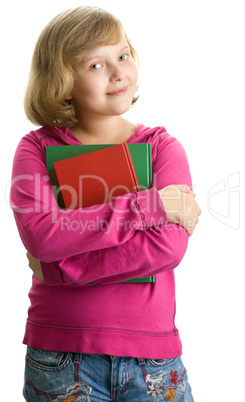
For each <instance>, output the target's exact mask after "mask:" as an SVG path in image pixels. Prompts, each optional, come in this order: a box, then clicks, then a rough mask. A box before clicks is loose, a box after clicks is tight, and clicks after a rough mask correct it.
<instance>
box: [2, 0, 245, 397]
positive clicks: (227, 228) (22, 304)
mask: <svg viewBox="0 0 245 402" xmlns="http://www.w3.org/2000/svg"><path fill="white" fill-rule="evenodd" d="M86 4H88V5H95V6H100V7H102V8H105V9H108V10H109V11H111V12H112V13H114V14H116V15H117V16H118V17H119V18H120V19H121V21H122V22H123V24H124V27H125V29H126V32H127V34H128V36H129V38H130V40H131V41H132V43H133V44H134V46H135V48H136V50H137V51H138V53H139V57H140V64H141V86H140V91H139V92H140V100H139V102H138V105H137V107H136V108H134V109H132V110H131V111H130V112H129V113H128V114H127V116H126V117H128V119H129V120H132V121H134V122H135V123H143V124H145V125H149V126H156V125H163V126H165V127H166V128H167V130H168V132H169V133H170V134H171V135H172V136H175V137H177V138H178V140H179V141H180V142H181V143H182V144H183V146H184V148H185V150H186V152H187V155H188V159H189V163H190V168H191V172H192V179H193V184H194V190H195V192H196V193H197V201H198V203H199V205H200V207H201V209H202V215H201V218H200V223H199V225H198V226H197V228H196V231H195V233H194V235H193V236H192V237H191V238H190V241H189V247H188V250H187V253H186V255H185V257H184V259H183V261H182V262H181V264H180V266H179V267H178V268H177V269H176V270H175V274H176V291H177V296H176V297H177V316H176V324H177V327H178V329H179V331H180V335H181V339H182V342H183V361H184V364H185V366H186V367H187V371H188V373H189V380H190V383H191V386H192V389H193V395H194V398H195V402H216V401H220V402H228V401H231V400H238V401H245V396H244V392H243V386H242V383H241V381H242V378H243V377H244V363H243V359H244V357H245V356H244V347H243V346H242V345H243V342H244V332H245V331H244V328H245V327H244V297H243V294H244V261H243V247H244V241H243V243H242V240H243V239H244V213H243V211H244V210H243V208H242V205H243V202H244V185H243V182H244V173H245V169H244V158H243V154H244V151H243V144H244V142H243V137H244V134H245V123H244V110H245V109H244V106H245V95H244V94H245V78H244V77H245V60H244V54H245V52H244V46H245V24H244V20H245V15H244V14H245V12H244V4H243V1H238V0H232V1H231V0H230V1H226V0H222V1H218V0H205V1H199V0H185V1H181V0H159V1H157V0H151V1H149V2H143V1H142V0H134V1H131V0H124V1H123V2H122V1H120V2H119V1H115V0H101V1H99V0H94V1H91V0H87V1H86V2H85V1H74V0H70V1H69V2H67V1H64V0H59V1H47V0H42V1H40V2H36V1H31V0H22V1H17V0H15V1H12V2H8V3H7V2H6V4H5V5H4V7H2V9H1V13H2V21H1V56H2V61H1V91H2V95H1V112H2V114H1V115H2V122H1V138H2V144H3V149H2V157H1V165H2V166H1V172H2V174H1V191H2V197H1V203H2V204H1V210H2V219H3V227H2V229H3V231H2V232H3V235H2V236H3V239H2V242H1V244H2V245H3V248H2V253H1V254H2V270H1V293H0V294H1V317H2V318H1V349H2V353H1V357H2V368H3V370H4V371H3V373H2V375H1V382H2V387H1V398H2V399H4V400H5V398H6V400H7V398H10V399H8V400H11V401H21V400H23V399H22V395H21V392H22V385H23V370H24V356H25V347H24V346H23V345H22V337H23V333H24V327H25V320H26V316H27V308H28V305H29V300H28V296H27V294H28V291H29V288H30V286H31V272H30V270H29V268H28V264H27V260H26V257H25V249H24V247H23V245H22V243H21V240H20V238H19V235H18V233H17V229H16V226H15V222H14V219H13V216H12V212H11V210H10V208H9V205H8V194H9V180H10V177H11V168H12V160H13V156H14V152H15V149H16V146H17V143H18V142H19V140H20V138H21V137H22V136H23V135H25V134H26V133H28V132H29V131H30V130H31V129H33V126H32V125H31V123H29V122H28V121H27V119H26V117H25V115H24V112H23V107H22V103H23V94H24V89H25V85H26V80H27V76H28V71H29V65H30V61H31V57H32V52H33V48H34V45H35V42H36V40H37V37H38V35H39V33H40V32H41V30H42V29H43V27H44V26H45V25H46V23H47V22H48V21H49V20H50V19H51V18H52V17H54V16H55V15H56V14H58V13H59V12H60V11H63V10H65V9H67V8H71V7H76V6H79V5H86Z"/></svg>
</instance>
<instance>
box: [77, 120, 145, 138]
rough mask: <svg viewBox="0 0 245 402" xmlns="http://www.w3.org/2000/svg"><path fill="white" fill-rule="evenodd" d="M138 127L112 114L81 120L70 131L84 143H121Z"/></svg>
mask: <svg viewBox="0 0 245 402" xmlns="http://www.w3.org/2000/svg"><path fill="white" fill-rule="evenodd" d="M136 129H137V125H136V124H133V123H131V122H129V121H127V120H125V119H124V118H122V117H121V116H115V117H114V116H110V117H107V118H106V117H105V118H104V119H100V120H98V121H97V120H94V119H93V120H87V121H84V120H83V121H81V120H80V121H79V123H78V124H77V125H76V126H75V127H73V128H72V129H71V130H70V131H71V132H72V133H73V134H74V135H75V136H76V137H77V138H78V139H79V141H81V143H82V144H84V145H90V144H121V143H123V142H126V141H127V139H128V138H129V137H130V136H131V135H132V134H133V133H134V131H135V130H136Z"/></svg>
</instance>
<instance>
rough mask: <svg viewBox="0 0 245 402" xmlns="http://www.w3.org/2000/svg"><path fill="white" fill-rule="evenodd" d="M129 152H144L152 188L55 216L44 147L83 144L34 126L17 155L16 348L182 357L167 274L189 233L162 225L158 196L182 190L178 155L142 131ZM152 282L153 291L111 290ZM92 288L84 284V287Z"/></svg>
mask: <svg viewBox="0 0 245 402" xmlns="http://www.w3.org/2000/svg"><path fill="white" fill-rule="evenodd" d="M127 143H130V144H133V143H150V144H151V145H152V167H153V185H152V188H151V189H149V190H144V191H141V192H132V193H129V194H125V195H123V196H120V197H117V198H116V199H115V201H112V202H110V203H107V204H104V205H100V206H98V205H97V206H96V205H95V206H91V207H87V208H80V209H77V210H67V211H63V210H60V209H59V208H58V206H57V202H56V199H55V195H54V191H53V188H52V183H51V180H50V178H49V175H48V171H47V169H46V164H45V148H46V146H47V145H60V146H62V145H82V144H81V142H80V141H79V140H78V139H77V138H76V137H75V136H74V135H73V134H72V133H71V132H70V130H69V129H67V128H56V127H42V128H40V129H38V130H36V131H31V132H30V133H29V134H27V135H26V136H24V137H23V138H22V139H21V140H20V142H19V145H18V147H17V150H16V153H15V157H14V163H13V175H12V187H11V207H12V209H13V212H14V217H15V220H16V224H17V227H18V230H19V234H20V237H21V239H22V242H23V244H24V246H25V247H26V249H27V250H28V251H29V252H30V253H31V254H32V255H33V257H35V258H37V259H39V260H40V261H41V267H42V272H43V276H44V278H45V281H44V282H43V281H39V280H37V279H36V277H35V276H34V275H33V283H32V287H31V290H30V292H29V297H30V301H31V305H30V307H29V310H28V319H27V324H26V331H25V336H24V340H23V342H24V343H25V344H27V345H29V346H31V347H34V348H39V349H48V350H56V351H66V352H78V353H96V354H108V355H114V356H131V357H138V358H151V359H162V358H172V357H176V356H179V355H181V353H182V348H181V341H180V338H179V333H178V330H177V328H176V327H175V322H174V319H175V280H174V268H175V267H177V266H178V265H179V263H180V262H181V260H182V258H183V256H184V254H185V251H186V248H187V243H188V234H187V232H186V230H185V229H183V228H182V227H181V226H179V225H175V224H171V223H168V222H167V216H166V212H165V210H164V207H163V204H162V201H161V198H160V196H159V193H158V191H157V190H159V189H161V188H163V187H166V186H168V185H170V184H187V185H188V186H189V187H191V176H190V172H189V166H188V161H187V157H186V154H185V151H184V149H183V147H182V146H181V144H180V143H179V142H178V141H177V140H176V139H175V138H173V137H171V136H170V135H169V134H168V133H167V132H166V130H165V128H163V127H156V128H149V127H145V126H144V125H142V124H139V125H138V128H137V130H136V131H135V132H134V134H132V135H131V136H130V138H129V139H128V141H127ZM151 275H155V276H156V280H155V283H118V282H121V281H125V280H128V279H132V278H135V277H146V276H151ZM91 281H93V282H96V283H95V284H89V282H91Z"/></svg>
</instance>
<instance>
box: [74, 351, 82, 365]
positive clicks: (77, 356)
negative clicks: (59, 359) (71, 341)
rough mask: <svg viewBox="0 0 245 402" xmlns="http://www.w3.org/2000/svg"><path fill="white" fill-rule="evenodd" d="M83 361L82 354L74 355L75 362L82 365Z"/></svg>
mask: <svg viewBox="0 0 245 402" xmlns="http://www.w3.org/2000/svg"><path fill="white" fill-rule="evenodd" d="M81 360H82V353H73V362H74V363H80V361H81Z"/></svg>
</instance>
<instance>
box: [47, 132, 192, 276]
mask: <svg viewBox="0 0 245 402" xmlns="http://www.w3.org/2000/svg"><path fill="white" fill-rule="evenodd" d="M152 149H153V175H154V179H153V186H152V190H155V191H156V193H157V195H156V194H155V195H156V198H155V201H156V204H158V203H159V198H160V197H159V195H158V192H157V190H159V189H161V188H164V187H166V186H168V185H170V184H187V185H189V186H190V187H191V176H190V171H189V165H188V161H187V157H186V154H185V151H184V149H183V147H182V146H181V144H180V143H179V142H178V141H177V140H176V139H175V138H173V137H170V136H169V135H168V134H167V133H163V134H162V135H159V136H158V137H157V138H153V139H152ZM157 197H159V198H157ZM160 202H161V201H160ZM149 221H150V223H149V226H150V227H148V228H147V229H146V230H144V231H142V230H135V231H134V232H132V236H131V237H130V239H128V240H127V241H125V242H124V243H123V244H120V245H116V246H113V247H110V248H106V249H100V250H97V251H92V252H87V253H83V254H80V255H74V256H72V257H69V258H66V259H63V260H60V261H56V262H54V263H48V264H47V263H43V262H42V263H41V266H42V270H43V274H44V278H45V280H46V281H47V283H49V284H59V283H66V284H70V283H74V282H75V283H77V284H86V283H88V282H90V281H96V282H97V283H114V282H120V281H124V280H128V279H131V278H134V277H145V276H150V275H155V274H157V273H160V272H164V271H166V270H169V269H173V268H175V267H176V266H177V265H179V263H180V261H181V260H182V258H183V256H184V254H185V251H186V248H187V244H188V234H187V232H186V230H185V229H183V228H182V227H181V226H179V225H175V224H170V223H166V220H165V219H161V218H160V219H158V220H157V221H156V216H155V215H154V213H153V214H152V215H151V219H150V217H149ZM123 224H125V221H124V223H123Z"/></svg>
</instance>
